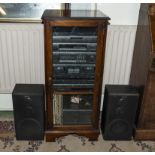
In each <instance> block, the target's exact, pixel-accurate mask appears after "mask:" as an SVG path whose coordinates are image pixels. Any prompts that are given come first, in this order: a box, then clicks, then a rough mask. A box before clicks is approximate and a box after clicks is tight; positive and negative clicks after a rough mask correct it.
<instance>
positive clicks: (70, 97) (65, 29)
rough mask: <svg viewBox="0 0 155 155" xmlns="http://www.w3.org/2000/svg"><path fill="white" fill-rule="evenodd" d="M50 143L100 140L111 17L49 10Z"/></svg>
mask: <svg viewBox="0 0 155 155" xmlns="http://www.w3.org/2000/svg"><path fill="white" fill-rule="evenodd" d="M42 20H43V24H44V34H45V86H46V132H45V135H46V141H55V139H56V138H58V137H60V136H66V135H68V134H78V135H80V136H86V137H88V139H89V140H97V138H98V136H99V115H100V101H101V92H102V77H103V68H104V54H105V42H106V33H107V25H108V20H109V17H107V16H106V15H104V14H103V13H102V12H99V11H89V10H87V11H84V10H67V11H66V10H45V12H44V14H43V16H42Z"/></svg>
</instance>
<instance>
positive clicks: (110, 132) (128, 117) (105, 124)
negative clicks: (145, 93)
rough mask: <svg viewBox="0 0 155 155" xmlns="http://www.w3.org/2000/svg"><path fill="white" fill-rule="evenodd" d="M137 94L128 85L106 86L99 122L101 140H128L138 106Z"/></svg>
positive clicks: (130, 136)
mask: <svg viewBox="0 0 155 155" xmlns="http://www.w3.org/2000/svg"><path fill="white" fill-rule="evenodd" d="M138 99H139V93H138V90H137V88H136V87H133V86H129V85H106V87H105V94H104V103H103V112H102V120H101V130H102V134H103V138H104V139H106V140H130V139H131V138H132V132H133V128H134V121H135V116H136V110H137V105H138Z"/></svg>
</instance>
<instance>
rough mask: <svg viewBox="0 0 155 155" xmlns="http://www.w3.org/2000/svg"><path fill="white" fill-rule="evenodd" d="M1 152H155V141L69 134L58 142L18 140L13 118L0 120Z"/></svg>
mask: <svg viewBox="0 0 155 155" xmlns="http://www.w3.org/2000/svg"><path fill="white" fill-rule="evenodd" d="M0 151H1V152H154V151H155V142H154V141H134V140H131V141H104V140H103V138H102V135H100V136H99V139H98V141H95V142H91V141H88V139H87V138H86V137H81V136H78V135H68V136H65V137H61V138H58V139H57V140H56V142H45V140H44V141H16V138H15V131H14V122H13V120H0Z"/></svg>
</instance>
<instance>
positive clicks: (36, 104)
mask: <svg viewBox="0 0 155 155" xmlns="http://www.w3.org/2000/svg"><path fill="white" fill-rule="evenodd" d="M12 99H13V109H14V120H15V131H16V139H17V140H43V139H44V86H43V85H41V84H16V85H15V88H14V90H13V93H12Z"/></svg>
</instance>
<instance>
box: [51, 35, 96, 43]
mask: <svg viewBox="0 0 155 155" xmlns="http://www.w3.org/2000/svg"><path fill="white" fill-rule="evenodd" d="M96 40H97V36H73V35H72V36H53V42H57V43H96Z"/></svg>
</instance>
